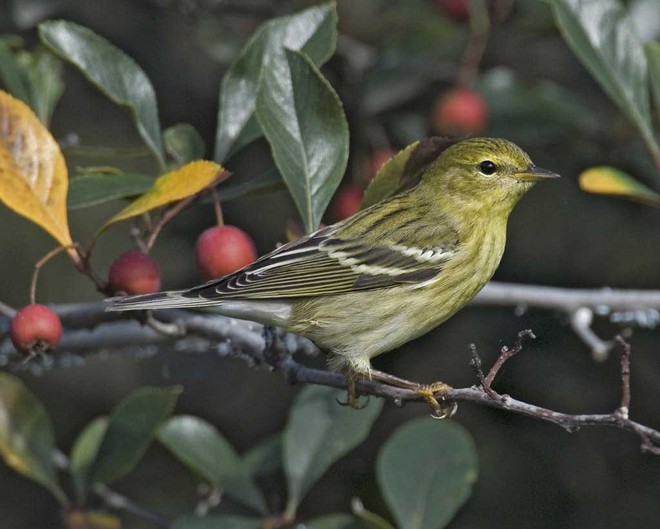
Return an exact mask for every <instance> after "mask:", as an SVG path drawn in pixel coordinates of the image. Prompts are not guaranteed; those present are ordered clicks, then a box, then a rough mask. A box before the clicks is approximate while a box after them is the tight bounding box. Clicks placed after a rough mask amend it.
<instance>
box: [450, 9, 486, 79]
mask: <svg viewBox="0 0 660 529" xmlns="http://www.w3.org/2000/svg"><path fill="white" fill-rule="evenodd" d="M489 36H490V17H489V15H488V7H487V5H486V2H485V1H484V0H472V1H471V2H470V36H469V38H468V41H467V45H466V46H465V50H464V51H463V56H462V57H461V60H460V63H459V69H458V74H457V84H458V85H462V86H472V85H473V84H474V82H475V81H476V79H477V76H478V75H479V63H480V62H481V59H482V57H483V55H484V52H485V51H486V44H487V43H488V37H489Z"/></svg>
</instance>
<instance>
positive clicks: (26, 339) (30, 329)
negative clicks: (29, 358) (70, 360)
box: [9, 305, 62, 353]
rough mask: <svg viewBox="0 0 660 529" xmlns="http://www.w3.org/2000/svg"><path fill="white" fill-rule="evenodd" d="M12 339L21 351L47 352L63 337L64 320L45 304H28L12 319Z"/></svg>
mask: <svg viewBox="0 0 660 529" xmlns="http://www.w3.org/2000/svg"><path fill="white" fill-rule="evenodd" d="M9 333H10V335H11V341H12V342H13V343H14V346H15V347H16V349H17V350H18V351H20V352H21V353H36V352H45V351H48V350H49V349H53V348H55V346H56V345H57V344H58V343H60V338H62V322H61V321H60V318H59V316H58V315H57V314H55V313H54V312H53V311H52V310H51V309H49V308H48V307H46V306H45V305H28V306H27V307H23V308H22V309H21V310H19V311H18V312H17V313H16V315H15V316H14V318H13V319H12V320H11V327H10V331H9Z"/></svg>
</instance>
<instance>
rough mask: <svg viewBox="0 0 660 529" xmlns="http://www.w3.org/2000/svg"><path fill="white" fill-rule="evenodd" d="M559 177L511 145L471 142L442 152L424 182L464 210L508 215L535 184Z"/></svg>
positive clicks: (482, 140) (486, 140) (499, 141)
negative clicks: (497, 212)
mask: <svg viewBox="0 0 660 529" xmlns="http://www.w3.org/2000/svg"><path fill="white" fill-rule="evenodd" d="M558 176H559V175H558V174H557V173H554V172H552V171H548V170H547V169H541V168H539V167H536V166H535V165H534V164H533V163H532V160H531V159H530V157H529V156H528V155H527V153H526V152H525V151H523V150H522V149H521V148H520V147H518V146H517V145H515V144H514V143H511V142H510V141H507V140H503V139H497V138H470V139H466V140H462V141H459V142H457V143H455V144H453V145H451V146H450V147H448V148H447V149H446V150H445V151H443V152H442V154H441V155H440V156H439V157H438V158H437V160H435V162H433V163H432V164H431V165H430V166H429V168H428V169H427V171H426V173H425V175H424V176H423V178H422V180H423V181H425V183H426V184H428V185H431V186H433V188H434V190H435V191H436V193H438V196H443V197H444V198H446V199H448V200H449V201H453V202H455V203H456V204H457V205H458V204H460V205H461V207H462V209H468V210H473V209H474V208H481V207H487V208H498V209H499V208H501V209H502V211H504V212H505V213H508V212H510V210H511V209H512V208H513V206H514V205H515V204H516V202H517V201H518V199H519V198H520V197H521V196H522V195H523V194H525V193H526V192H527V191H528V190H529V189H530V188H531V187H532V186H533V185H534V184H535V183H536V182H539V181H541V180H545V179H549V178H557V177H558ZM434 194H435V193H434ZM469 206H474V208H470V207H469Z"/></svg>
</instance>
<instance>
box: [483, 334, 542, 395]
mask: <svg viewBox="0 0 660 529" xmlns="http://www.w3.org/2000/svg"><path fill="white" fill-rule="evenodd" d="M527 338H528V339H530V340H536V336H534V333H533V332H532V330H531V329H525V330H524V331H520V332H519V333H518V337H517V339H516V344H515V345H514V346H513V347H512V348H511V349H509V348H508V347H507V346H506V345H505V346H504V347H502V350H501V352H500V356H498V357H497V360H496V361H495V363H494V364H493V367H491V368H490V371H489V372H488V375H487V376H486V384H487V385H488V387H490V386H491V385H492V384H493V381H494V380H495V377H496V376H497V373H499V371H500V369H501V368H502V366H503V365H504V363H505V362H506V361H507V360H509V358H511V357H513V356H515V355H517V354H518V353H519V352H520V351H522V347H523V341H524V340H525V339H527Z"/></svg>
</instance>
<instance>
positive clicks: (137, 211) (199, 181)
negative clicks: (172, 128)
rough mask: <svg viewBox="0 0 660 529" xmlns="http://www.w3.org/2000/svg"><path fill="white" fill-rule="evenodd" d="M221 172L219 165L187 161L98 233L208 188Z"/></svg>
mask: <svg viewBox="0 0 660 529" xmlns="http://www.w3.org/2000/svg"><path fill="white" fill-rule="evenodd" d="M223 173H224V170H223V168H222V166H220V165H218V164H217V163H214V162H209V161H207V160H198V161H196V162H190V163H188V164H186V165H184V166H183V167H180V168H179V169H177V170H175V171H172V172H170V173H166V174H164V175H163V176H160V177H159V178H157V179H156V180H155V181H154V185H153V187H152V188H151V189H150V190H149V191H147V192H146V193H145V194H144V195H142V196H141V197H140V198H138V199H137V200H135V201H134V202H132V203H131V204H129V205H128V206H127V207H125V208H124V209H123V210H121V211H120V212H119V213H117V214H116V215H115V216H114V217H112V218H111V219H110V220H109V221H108V222H106V223H105V224H104V225H103V227H102V228H101V231H103V230H105V229H106V228H107V227H108V226H111V225H112V224H114V223H115V222H119V221H120V220H126V219H130V218H132V217H136V216H138V215H142V213H146V212H147V211H151V210H152V209H155V208H158V207H160V206H164V205H166V204H169V203H171V202H176V201H179V200H182V199H184V198H187V197H189V196H192V195H196V194H197V193H199V192H200V191H202V190H204V189H206V188H208V187H209V186H210V185H212V184H214V183H216V182H219V181H221V178H222V176H223ZM225 174H227V173H225Z"/></svg>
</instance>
